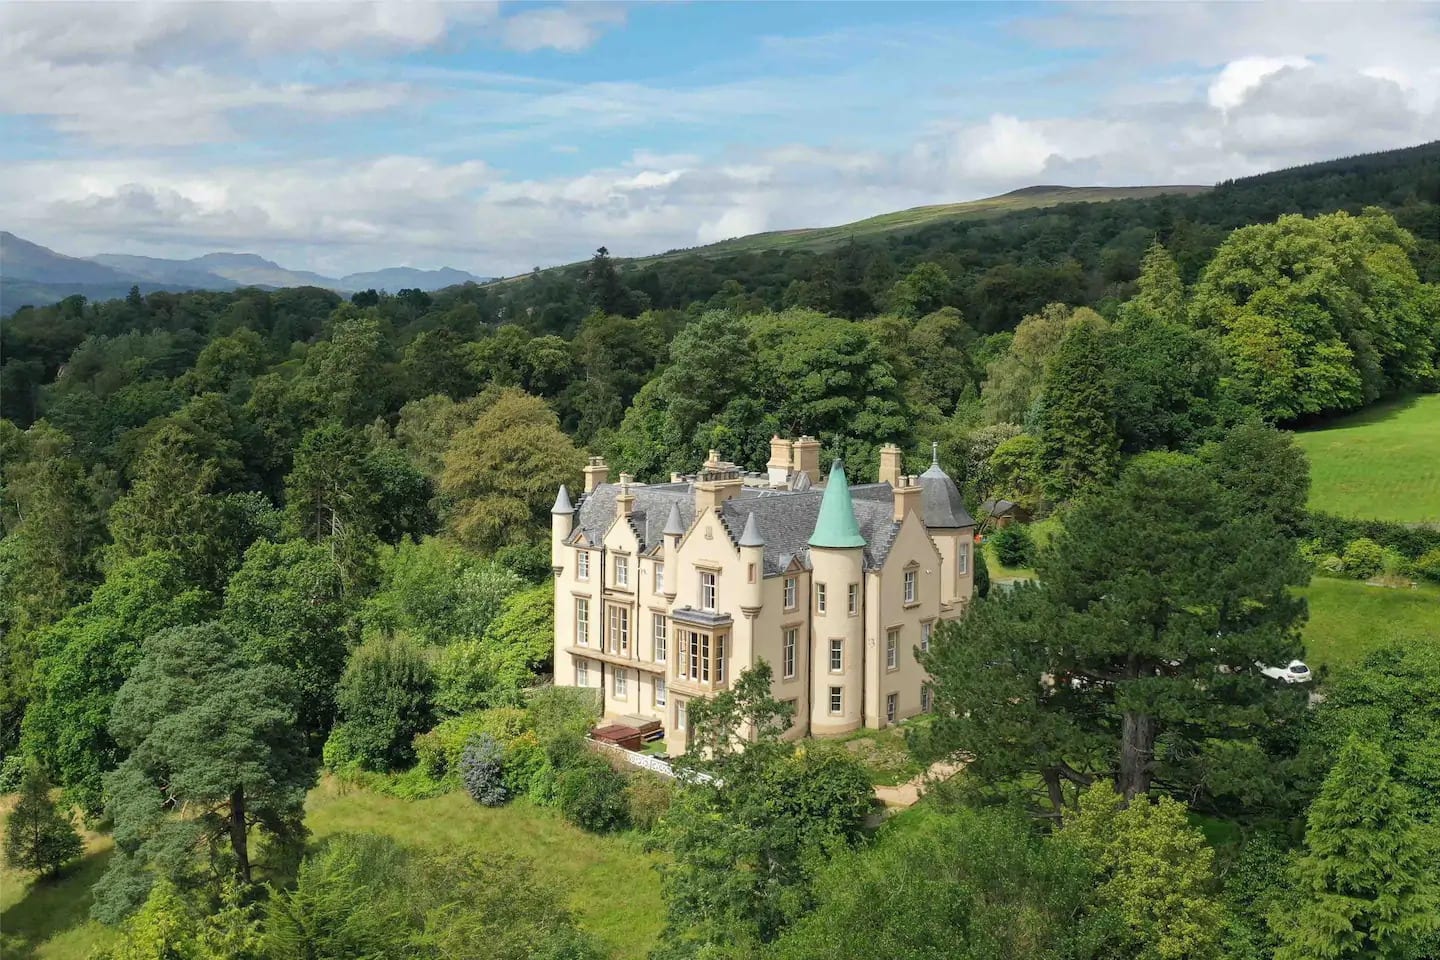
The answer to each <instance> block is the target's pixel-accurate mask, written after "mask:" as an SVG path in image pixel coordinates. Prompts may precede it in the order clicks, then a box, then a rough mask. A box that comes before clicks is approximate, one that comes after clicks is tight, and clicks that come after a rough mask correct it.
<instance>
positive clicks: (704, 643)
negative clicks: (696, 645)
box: [690, 633, 710, 683]
mask: <svg viewBox="0 0 1440 960" xmlns="http://www.w3.org/2000/svg"><path fill="white" fill-rule="evenodd" d="M699 636H700V679H701V680H704V681H705V682H706V683H709V682H710V634H708V633H702V634H700V635H699ZM690 656H691V659H694V657H695V654H693V653H692V654H691V655H690Z"/></svg>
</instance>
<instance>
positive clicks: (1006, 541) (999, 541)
mask: <svg viewBox="0 0 1440 960" xmlns="http://www.w3.org/2000/svg"><path fill="white" fill-rule="evenodd" d="M990 542H991V544H993V545H994V547H995V559H997V560H999V561H1000V562H1001V563H1003V564H1004V565H1005V566H1007V567H1028V566H1029V565H1030V564H1031V563H1033V562H1034V561H1035V540H1034V538H1032V537H1031V536H1030V531H1029V530H1027V529H1025V528H1024V527H1023V526H1021V525H1020V524H1018V523H1012V524H1010V526H1008V527H1002V528H1000V529H999V530H997V531H995V533H994V534H993V535H992V536H991V537H990Z"/></svg>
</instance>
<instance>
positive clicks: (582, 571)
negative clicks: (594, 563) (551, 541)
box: [575, 550, 590, 580]
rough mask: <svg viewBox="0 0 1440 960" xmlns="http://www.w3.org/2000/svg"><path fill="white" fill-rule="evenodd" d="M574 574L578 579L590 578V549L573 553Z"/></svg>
mask: <svg viewBox="0 0 1440 960" xmlns="http://www.w3.org/2000/svg"><path fill="white" fill-rule="evenodd" d="M575 576H576V578H577V579H580V580H589V579H590V551H589V550H580V551H577V552H576V555H575Z"/></svg>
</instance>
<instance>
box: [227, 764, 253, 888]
mask: <svg viewBox="0 0 1440 960" xmlns="http://www.w3.org/2000/svg"><path fill="white" fill-rule="evenodd" d="M230 846H231V847H232V848H234V850H235V861H236V872H237V873H239V874H240V879H241V880H244V881H245V882H246V883H249V882H250V844H249V840H248V838H247V837H246V835H245V788H244V787H241V786H237V787H236V788H235V789H234V790H232V791H230Z"/></svg>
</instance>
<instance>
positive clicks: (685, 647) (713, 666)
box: [675, 630, 725, 683]
mask: <svg viewBox="0 0 1440 960" xmlns="http://www.w3.org/2000/svg"><path fill="white" fill-rule="evenodd" d="M676 639H677V640H678V641H679V643H680V650H679V655H678V656H677V657H676V661H675V676H677V677H680V678H681V679H684V680H697V681H700V682H702V683H709V682H710V680H711V678H712V677H713V678H714V680H715V682H716V683H723V682H724V681H725V635H724V634H721V635H720V636H718V637H716V636H712V635H710V634H708V633H700V632H699V631H697V630H681V631H680V632H679V633H678V634H677V635H676Z"/></svg>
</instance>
